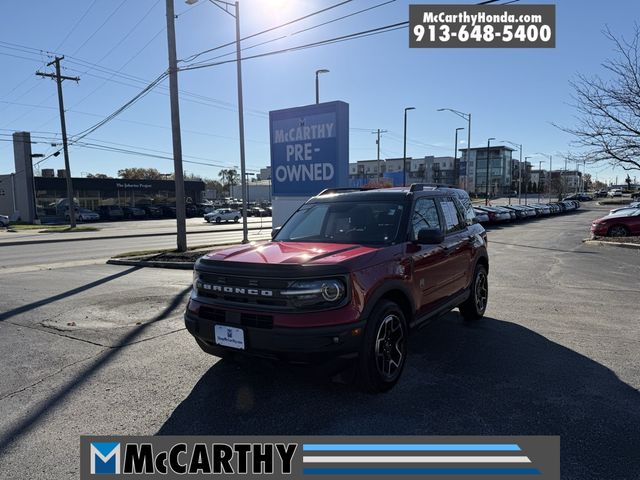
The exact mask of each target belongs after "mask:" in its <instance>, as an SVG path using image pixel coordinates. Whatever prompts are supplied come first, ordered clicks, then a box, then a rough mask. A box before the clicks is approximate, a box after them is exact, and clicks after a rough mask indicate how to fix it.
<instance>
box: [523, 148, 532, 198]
mask: <svg viewBox="0 0 640 480" xmlns="http://www.w3.org/2000/svg"><path fill="white" fill-rule="evenodd" d="M530 158H531V157H524V171H525V172H526V171H527V160H529V159H530ZM527 190H528V189H527V183H526V182H525V184H524V204H525V205H527V195H528V192H527Z"/></svg>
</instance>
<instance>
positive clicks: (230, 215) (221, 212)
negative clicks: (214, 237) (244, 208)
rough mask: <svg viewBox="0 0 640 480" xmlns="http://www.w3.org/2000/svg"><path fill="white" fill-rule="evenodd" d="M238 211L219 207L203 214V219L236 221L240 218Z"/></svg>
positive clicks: (209, 220) (216, 221)
mask: <svg viewBox="0 0 640 480" xmlns="http://www.w3.org/2000/svg"><path fill="white" fill-rule="evenodd" d="M240 217H241V215H240V212H239V211H238V210H232V209H230V208H219V209H218V210H214V211H213V212H211V213H207V214H205V215H204V219H205V220H206V221H207V222H209V223H213V222H215V223H220V222H227V223H228V222H229V221H233V222H236V223H237V222H238V221H239V220H240Z"/></svg>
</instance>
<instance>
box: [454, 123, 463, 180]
mask: <svg viewBox="0 0 640 480" xmlns="http://www.w3.org/2000/svg"><path fill="white" fill-rule="evenodd" d="M458 130H464V127H458V128H456V139H455V145H454V146H453V167H454V169H455V166H456V161H457V160H458ZM457 172H458V179H457V181H458V182H459V181H460V164H458V168H457ZM459 185H460V183H457V186H459Z"/></svg>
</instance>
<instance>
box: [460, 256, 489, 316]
mask: <svg viewBox="0 0 640 480" xmlns="http://www.w3.org/2000/svg"><path fill="white" fill-rule="evenodd" d="M488 300H489V279H488V276H487V269H486V268H485V267H484V265H480V264H478V265H477V266H476V269H475V271H474V272H473V279H472V280H471V287H470V292H469V298H467V299H466V300H465V301H464V303H463V304H462V305H460V307H459V309H460V313H461V314H462V318H464V319H465V320H467V321H472V320H478V319H480V318H482V317H483V315H484V312H485V310H486V309H487V301H488Z"/></svg>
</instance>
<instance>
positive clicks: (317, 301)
mask: <svg viewBox="0 0 640 480" xmlns="http://www.w3.org/2000/svg"><path fill="white" fill-rule="evenodd" d="M345 293H346V288H345V286H344V283H342V281H340V280H338V279H327V280H302V281H299V282H294V283H293V284H292V285H291V286H290V287H289V289H287V290H283V291H281V292H280V294H281V295H283V296H285V297H289V298H290V299H291V302H292V303H293V304H294V305H295V306H296V307H310V306H320V305H323V304H330V305H335V304H337V303H338V302H340V301H341V300H342V299H344V296H345Z"/></svg>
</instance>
